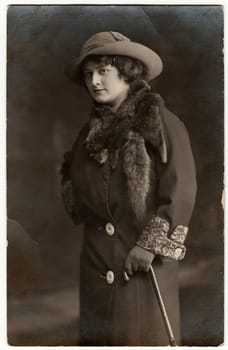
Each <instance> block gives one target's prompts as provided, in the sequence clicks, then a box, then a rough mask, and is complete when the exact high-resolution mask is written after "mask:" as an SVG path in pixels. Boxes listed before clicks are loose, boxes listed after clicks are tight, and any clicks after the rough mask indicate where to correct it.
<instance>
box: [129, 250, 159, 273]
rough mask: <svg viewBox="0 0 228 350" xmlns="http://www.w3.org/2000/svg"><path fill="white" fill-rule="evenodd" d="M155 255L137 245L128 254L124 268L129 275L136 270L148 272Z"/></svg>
mask: <svg viewBox="0 0 228 350" xmlns="http://www.w3.org/2000/svg"><path fill="white" fill-rule="evenodd" d="M154 257H155V255H154V254H153V253H151V252H149V251H148V250H146V249H144V248H141V247H139V246H137V245H136V246H134V248H133V249H132V250H131V251H130V253H129V254H128V257H127V260H126V262H125V266H124V269H125V271H126V272H127V274H129V275H132V274H133V273H134V272H135V271H145V272H148V271H149V267H150V265H151V264H152V261H153V260H154Z"/></svg>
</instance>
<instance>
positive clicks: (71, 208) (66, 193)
mask: <svg viewBox="0 0 228 350" xmlns="http://www.w3.org/2000/svg"><path fill="white" fill-rule="evenodd" d="M85 129H86V127H85V128H83V129H82V131H81V132H80V133H79V136H78V138H77V140H76V142H75V144H74V146H73V147H72V149H71V150H70V151H68V152H66V153H65V154H64V156H63V157H64V159H63V162H62V165H61V170H60V174H61V194H62V200H63V204H64V207H65V209H66V211H67V213H68V214H69V216H70V217H71V219H72V220H73V222H74V223H75V224H76V225H79V224H82V223H84V222H85V221H86V220H87V219H88V217H89V216H90V211H89V209H88V208H87V207H86V206H85V205H84V204H83V203H82V202H81V200H80V197H79V196H78V194H77V193H76V191H75V189H74V188H73V185H72V181H71V176H70V170H71V164H72V159H73V154H74V148H75V147H76V145H77V142H79V140H80V138H81V137H82V136H83V135H84V132H85Z"/></svg>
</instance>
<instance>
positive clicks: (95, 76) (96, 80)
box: [91, 72, 101, 86]
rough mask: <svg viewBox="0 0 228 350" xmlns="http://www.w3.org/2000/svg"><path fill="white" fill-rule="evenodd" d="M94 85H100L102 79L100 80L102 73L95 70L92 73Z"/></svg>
mask: <svg viewBox="0 0 228 350" xmlns="http://www.w3.org/2000/svg"><path fill="white" fill-rule="evenodd" d="M91 82H92V85H93V86H96V85H99V84H100V82H101V80H100V75H99V74H98V73H97V72H94V73H93V75H92V81H91Z"/></svg>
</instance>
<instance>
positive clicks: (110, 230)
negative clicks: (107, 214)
mask: <svg viewBox="0 0 228 350" xmlns="http://www.w3.org/2000/svg"><path fill="white" fill-rule="evenodd" d="M105 231H106V233H107V234H108V235H109V236H112V235H114V233H115V228H114V226H113V224H111V223H110V222H108V223H107V224H106V225H105Z"/></svg>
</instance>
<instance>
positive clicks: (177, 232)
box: [170, 225, 188, 244]
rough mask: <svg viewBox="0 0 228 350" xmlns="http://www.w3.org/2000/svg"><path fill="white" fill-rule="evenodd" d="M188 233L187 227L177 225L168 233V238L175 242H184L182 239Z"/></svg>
mask: <svg viewBox="0 0 228 350" xmlns="http://www.w3.org/2000/svg"><path fill="white" fill-rule="evenodd" d="M187 234H188V227H187V226H182V225H178V226H177V227H176V228H175V229H174V231H173V232H172V233H171V235H170V239H172V240H173V241H175V242H177V243H181V244H184V241H185V239H186V237H187Z"/></svg>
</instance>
